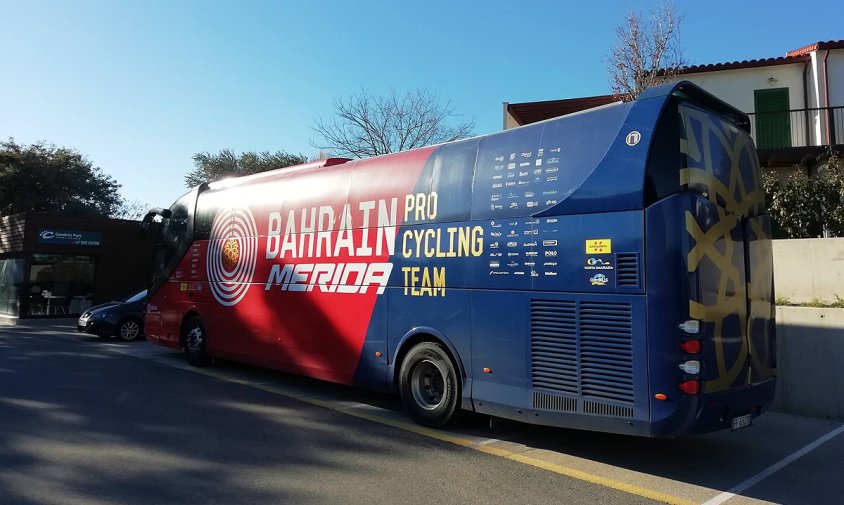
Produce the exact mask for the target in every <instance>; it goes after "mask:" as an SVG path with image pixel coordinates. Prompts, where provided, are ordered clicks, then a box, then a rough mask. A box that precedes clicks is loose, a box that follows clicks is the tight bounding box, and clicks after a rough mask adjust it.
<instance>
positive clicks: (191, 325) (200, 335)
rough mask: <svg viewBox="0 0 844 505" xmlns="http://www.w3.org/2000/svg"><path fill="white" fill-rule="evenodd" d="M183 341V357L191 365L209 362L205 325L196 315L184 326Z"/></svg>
mask: <svg viewBox="0 0 844 505" xmlns="http://www.w3.org/2000/svg"><path fill="white" fill-rule="evenodd" d="M183 339H184V340H183V342H184V349H185V357H186V358H187V360H188V363H190V364H191V365H193V366H208V365H210V364H211V357H210V356H209V355H208V352H207V351H206V347H205V340H206V334H205V326H204V325H203V324H202V320H201V319H200V318H198V317H194V318H192V319H190V320H189V321H188V322H187V323H186V324H185V327H184V333H183Z"/></svg>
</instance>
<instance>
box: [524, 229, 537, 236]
mask: <svg viewBox="0 0 844 505" xmlns="http://www.w3.org/2000/svg"><path fill="white" fill-rule="evenodd" d="M523 234H524V235H539V230H525V231H524V233H523Z"/></svg>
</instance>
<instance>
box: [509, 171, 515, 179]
mask: <svg viewBox="0 0 844 505" xmlns="http://www.w3.org/2000/svg"><path fill="white" fill-rule="evenodd" d="M515 177H516V172H513V173H510V174H507V178H508V179H513V178H515Z"/></svg>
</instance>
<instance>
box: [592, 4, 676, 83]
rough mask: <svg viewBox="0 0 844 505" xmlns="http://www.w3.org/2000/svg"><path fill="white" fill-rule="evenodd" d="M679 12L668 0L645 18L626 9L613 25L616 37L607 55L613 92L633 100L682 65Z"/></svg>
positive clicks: (665, 78) (669, 78)
mask: <svg viewBox="0 0 844 505" xmlns="http://www.w3.org/2000/svg"><path fill="white" fill-rule="evenodd" d="M682 21H683V16H681V15H680V14H678V13H677V9H676V8H675V7H674V4H673V3H671V2H670V1H666V2H664V3H662V4H661V5H659V6H658V7H657V8H656V10H654V11H653V12H652V13H651V16H650V18H649V19H647V20H643V19H642V13H641V11H630V12H629V13H628V14H627V17H626V18H625V22H624V24H623V25H619V26H617V27H616V30H615V33H616V40H615V45H614V46H613V48H612V53H611V54H610V56H609V57H608V59H607V70H609V73H610V82H611V84H612V90H613V93H615V94H616V95H618V96H619V97H620V98H622V99H623V100H635V99H636V97H638V96H639V94H640V93H641V92H642V91H644V90H645V89H646V88H649V87H651V86H655V85H657V84H662V83H664V82H667V81H670V80H672V79H671V78H672V77H673V76H674V75H676V74H677V73H678V71H679V70H680V69H681V68H682V67H683V66H685V65H686V61H685V59H684V57H683V50H682V46H681V45H680V31H679V29H680V23H682Z"/></svg>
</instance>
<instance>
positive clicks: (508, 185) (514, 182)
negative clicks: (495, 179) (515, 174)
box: [498, 181, 516, 188]
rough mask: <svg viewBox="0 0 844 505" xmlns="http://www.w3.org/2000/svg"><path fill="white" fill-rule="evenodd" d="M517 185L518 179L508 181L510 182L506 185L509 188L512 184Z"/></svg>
mask: <svg viewBox="0 0 844 505" xmlns="http://www.w3.org/2000/svg"><path fill="white" fill-rule="evenodd" d="M515 185H516V181H508V182H507V184H506V186H507V187H508V188H509V187H510V186H515ZM498 187H499V188H500V187H501V186H500V185H499V186H498Z"/></svg>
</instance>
